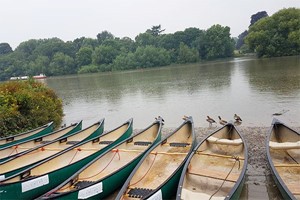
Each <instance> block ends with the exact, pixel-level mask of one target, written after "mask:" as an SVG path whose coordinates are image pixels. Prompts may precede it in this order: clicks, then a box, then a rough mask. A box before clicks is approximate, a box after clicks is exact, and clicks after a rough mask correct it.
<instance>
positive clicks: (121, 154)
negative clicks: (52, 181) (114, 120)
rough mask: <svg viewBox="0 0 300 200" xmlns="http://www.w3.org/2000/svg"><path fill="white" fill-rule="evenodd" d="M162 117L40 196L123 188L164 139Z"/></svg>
mask: <svg viewBox="0 0 300 200" xmlns="http://www.w3.org/2000/svg"><path fill="white" fill-rule="evenodd" d="M162 124H163V122H162V118H160V117H159V118H158V119H157V120H156V121H155V122H153V123H152V124H151V125H150V126H148V127H147V128H146V129H144V130H142V131H140V132H139V133H137V134H135V135H134V136H132V137H130V138H128V139H126V140H124V141H122V142H120V143H118V144H117V145H115V146H114V147H113V149H111V150H108V151H106V152H105V153H104V154H102V155H100V156H98V157H97V158H95V159H94V160H93V161H92V162H90V163H88V164H87V165H86V166H84V167H83V168H81V169H80V170H79V171H78V172H76V173H75V174H74V175H73V176H71V177H70V178H69V179H68V180H66V181H65V182H64V183H62V184H61V185H59V186H58V187H56V188H55V189H53V190H51V191H50V192H48V193H46V194H45V195H43V196H42V197H41V199H48V198H51V199H52V198H55V199H86V198H93V199H95V198H97V199H103V198H107V196H108V195H110V194H111V193H113V192H114V191H115V190H116V189H118V188H119V187H121V186H122V185H123V183H124V182H125V180H126V179H127V177H128V176H129V174H130V172H131V171H132V170H133V168H134V167H135V166H136V164H137V163H138V162H139V161H140V160H141V158H142V156H143V155H144V153H145V152H146V151H147V150H149V149H150V148H151V146H152V145H153V144H156V143H157V142H159V141H160V139H161V128H162Z"/></svg>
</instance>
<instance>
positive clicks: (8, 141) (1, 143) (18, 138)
mask: <svg viewBox="0 0 300 200" xmlns="http://www.w3.org/2000/svg"><path fill="white" fill-rule="evenodd" d="M53 129H54V127H53V122H50V123H48V124H45V125H43V126H41V127H38V128H36V129H32V130H29V131H26V132H23V133H19V134H16V135H11V136H7V137H3V138H0V149H2V148H5V147H9V146H13V145H16V144H18V143H21V142H23V141H27V140H30V139H32V138H35V137H40V136H43V135H45V134H48V133H50V132H52V131H53Z"/></svg>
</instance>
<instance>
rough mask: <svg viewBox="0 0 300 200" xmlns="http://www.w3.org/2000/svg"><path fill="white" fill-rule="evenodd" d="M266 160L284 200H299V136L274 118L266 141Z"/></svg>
mask: <svg viewBox="0 0 300 200" xmlns="http://www.w3.org/2000/svg"><path fill="white" fill-rule="evenodd" d="M266 147H267V160H268V165H269V167H270V169H271V173H272V176H273V179H274V181H275V183H276V185H277V187H278V189H279V191H280V193H281V194H282V197H283V198H284V199H295V200H296V199H300V134H299V133H298V132H297V131H295V130H293V129H291V128H289V127H288V126H287V125H285V124H284V123H282V122H280V121H279V120H278V119H276V118H274V119H273V122H272V126H271V128H270V131H269V134H268V137H267V140H266Z"/></svg>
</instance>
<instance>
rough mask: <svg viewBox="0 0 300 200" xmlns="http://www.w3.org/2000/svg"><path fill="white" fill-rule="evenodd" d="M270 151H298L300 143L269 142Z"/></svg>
mask: <svg viewBox="0 0 300 200" xmlns="http://www.w3.org/2000/svg"><path fill="white" fill-rule="evenodd" d="M269 146H270V148H271V149H277V150H287V149H300V141H297V142H272V141H270V142H269Z"/></svg>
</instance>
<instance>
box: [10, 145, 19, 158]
mask: <svg viewBox="0 0 300 200" xmlns="http://www.w3.org/2000/svg"><path fill="white" fill-rule="evenodd" d="M18 147H19V146H18V145H16V146H14V147H13V150H12V152H11V153H10V154H9V155H8V156H11V154H12V153H13V152H14V151H16V153H18V150H17V148H18Z"/></svg>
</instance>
